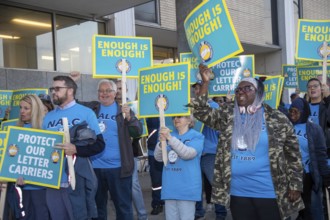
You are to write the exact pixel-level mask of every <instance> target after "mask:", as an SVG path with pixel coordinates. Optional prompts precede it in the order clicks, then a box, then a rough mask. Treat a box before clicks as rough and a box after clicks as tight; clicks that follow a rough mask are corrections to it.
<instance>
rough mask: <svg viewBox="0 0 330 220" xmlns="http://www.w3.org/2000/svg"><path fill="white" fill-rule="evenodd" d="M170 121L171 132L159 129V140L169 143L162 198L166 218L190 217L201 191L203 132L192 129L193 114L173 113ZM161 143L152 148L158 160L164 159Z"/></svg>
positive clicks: (191, 217)
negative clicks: (171, 123)
mask: <svg viewBox="0 0 330 220" xmlns="http://www.w3.org/2000/svg"><path fill="white" fill-rule="evenodd" d="M173 124H174V126H175V128H176V129H175V130H174V131H173V132H170V129H169V128H167V127H162V128H160V131H159V141H165V142H166V143H167V144H168V146H167V147H166V151H167V152H166V153H167V155H168V162H167V166H166V167H165V166H164V168H163V178H162V180H163V185H162V194H161V198H162V199H163V200H164V201H165V217H166V219H171V220H190V219H194V217H195V204H196V201H200V200H201V195H202V178H201V172H200V169H201V168H200V157H201V154H202V150H203V144H204V136H203V135H202V134H201V133H199V132H197V131H196V130H194V129H192V128H193V126H194V121H193V117H192V116H176V117H173ZM160 143H161V142H160ZM160 143H158V144H157V146H156V148H155V159H156V160H157V161H159V162H161V161H163V158H162V148H161V144H160Z"/></svg>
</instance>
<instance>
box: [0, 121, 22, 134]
mask: <svg viewBox="0 0 330 220" xmlns="http://www.w3.org/2000/svg"><path fill="white" fill-rule="evenodd" d="M17 122H18V119H11V120H6V121H2V122H1V129H0V130H2V131H7V129H8V127H9V126H16V125H17Z"/></svg>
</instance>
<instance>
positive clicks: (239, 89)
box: [235, 86, 255, 94]
mask: <svg viewBox="0 0 330 220" xmlns="http://www.w3.org/2000/svg"><path fill="white" fill-rule="evenodd" d="M253 90H255V89H254V87H253V86H244V87H237V88H236V89H235V93H236V94H238V93H239V92H244V93H247V92H251V91H253Z"/></svg>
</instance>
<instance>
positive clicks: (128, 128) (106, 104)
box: [90, 79, 142, 220]
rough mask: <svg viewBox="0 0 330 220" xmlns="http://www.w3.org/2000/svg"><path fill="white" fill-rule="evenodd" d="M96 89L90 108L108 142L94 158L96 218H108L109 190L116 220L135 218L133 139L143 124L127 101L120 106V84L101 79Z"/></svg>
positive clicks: (138, 134) (140, 130) (139, 134)
mask: <svg viewBox="0 0 330 220" xmlns="http://www.w3.org/2000/svg"><path fill="white" fill-rule="evenodd" d="M97 88H98V99H99V102H94V104H95V105H94V106H91V105H90V107H91V108H92V109H93V110H94V111H95V114H96V115H97V118H98V121H99V126H100V128H101V132H102V135H103V137H104V140H105V143H106V147H105V151H104V152H102V153H100V154H98V155H95V156H94V157H92V165H93V168H94V170H95V173H96V176H97V179H98V188H97V194H96V204H97V211H98V218H97V219H99V220H101V219H107V201H108V192H110V196H111V199H112V201H113V204H114V206H115V208H116V216H117V219H121V220H132V219H133V208H132V174H133V171H134V157H133V148H132V142H131V138H137V137H140V136H141V134H142V125H141V123H140V121H139V120H138V119H137V118H136V117H135V115H134V112H133V111H132V110H131V109H130V107H129V106H128V104H127V103H126V104H123V105H122V106H120V105H119V104H118V103H117V102H116V101H115V97H116V92H117V86H116V84H115V83H114V82H113V81H112V80H107V79H103V80H100V81H99V83H98V86H97ZM123 113H124V115H125V118H124V116H123Z"/></svg>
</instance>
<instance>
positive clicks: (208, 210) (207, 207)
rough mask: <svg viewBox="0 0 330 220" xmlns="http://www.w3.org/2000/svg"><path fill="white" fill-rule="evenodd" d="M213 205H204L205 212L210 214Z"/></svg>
mask: <svg viewBox="0 0 330 220" xmlns="http://www.w3.org/2000/svg"><path fill="white" fill-rule="evenodd" d="M213 207H214V205H213V204H212V203H209V204H207V205H206V209H205V211H206V212H211V211H212V210H213Z"/></svg>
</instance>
